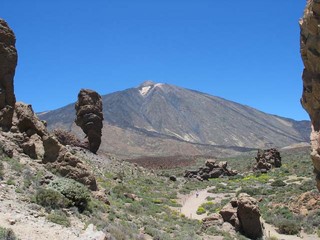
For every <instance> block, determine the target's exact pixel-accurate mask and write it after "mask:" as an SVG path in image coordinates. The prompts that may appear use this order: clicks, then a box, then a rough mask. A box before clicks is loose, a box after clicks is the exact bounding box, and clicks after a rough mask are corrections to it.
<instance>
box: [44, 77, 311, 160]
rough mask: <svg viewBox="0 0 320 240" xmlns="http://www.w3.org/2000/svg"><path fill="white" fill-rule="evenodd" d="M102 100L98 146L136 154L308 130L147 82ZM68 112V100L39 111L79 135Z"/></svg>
mask: <svg viewBox="0 0 320 240" xmlns="http://www.w3.org/2000/svg"><path fill="white" fill-rule="evenodd" d="M102 99H103V107H104V111H103V112H104V118H105V123H104V125H105V127H104V129H103V136H104V138H105V139H104V140H105V141H104V142H103V143H102V146H101V149H102V150H105V151H111V152H113V151H116V152H119V151H120V152H123V151H122V150H123V149H122V150H121V149H119V148H118V146H119V145H122V147H123V148H124V149H125V151H128V153H132V154H136V155H141V153H145V152H146V151H147V153H148V155H159V154H166V155H170V154H179V153H181V152H184V150H183V149H189V150H186V151H187V153H188V154H191V155H196V154H206V153H210V154H211V153H212V151H211V150H208V149H210V148H212V146H214V147H215V148H217V147H224V148H225V147H228V148H230V147H231V148H233V147H240V148H241V147H245V148H263V147H271V146H276V147H283V146H287V145H291V144H294V143H298V142H306V141H308V137H309V133H310V127H309V125H310V124H309V121H295V120H292V119H287V118H283V117H279V116H275V115H270V114H266V113H263V112H261V111H259V110H256V109H254V108H251V107H248V106H245V105H241V104H238V103H235V102H232V101H228V100H225V99H223V98H219V97H215V96H211V95H208V94H205V93H201V92H197V91H193V90H189V89H184V88H181V87H177V86H173V85H169V84H161V83H153V82H151V81H147V82H144V83H143V84H141V85H140V86H138V87H136V88H130V89H127V90H124V91H119V92H115V93H111V94H108V95H105V96H103V97H102ZM74 116H75V110H74V104H70V105H68V106H65V107H63V108H60V109H57V110H54V111H49V112H45V113H41V114H39V117H40V118H41V119H42V120H46V121H47V123H48V127H49V129H54V128H57V127H60V128H65V129H68V130H71V129H72V130H73V131H75V132H78V133H79V134H80V131H79V130H78V129H77V127H76V126H74V123H73V121H74ZM110 135H112V136H113V137H112V138H110V137H109V136H110ZM123 139H127V142H123ZM107 145H108V146H107ZM168 145H169V146H168ZM148 146H150V147H148ZM167 146H168V148H169V149H167ZM170 146H172V147H173V148H174V149H175V150H174V151H172V150H171V149H170ZM180 148H181V149H182V150H181V151H180V150H176V149H180Z"/></svg>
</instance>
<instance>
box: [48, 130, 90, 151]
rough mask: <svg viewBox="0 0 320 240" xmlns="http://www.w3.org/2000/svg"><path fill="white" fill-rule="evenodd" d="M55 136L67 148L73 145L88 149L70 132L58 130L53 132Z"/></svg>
mask: <svg viewBox="0 0 320 240" xmlns="http://www.w3.org/2000/svg"><path fill="white" fill-rule="evenodd" d="M53 134H54V135H55V136H56V137H57V139H58V141H59V142H60V143H61V144H62V145H64V146H66V145H71V146H75V147H82V148H86V145H85V144H84V143H82V142H81V141H80V140H79V139H78V138H77V137H76V136H75V135H74V134H73V133H71V132H70V131H67V130H64V129H61V128H57V129H55V130H53Z"/></svg>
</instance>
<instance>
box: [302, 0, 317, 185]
mask: <svg viewBox="0 0 320 240" xmlns="http://www.w3.org/2000/svg"><path fill="white" fill-rule="evenodd" d="M299 23H300V30H301V31H300V51H301V57H302V60H303V63H304V70H303V74H302V79H303V94H302V98H301V104H302V106H303V107H304V109H305V110H306V111H307V112H308V113H309V116H310V119H311V122H312V132H311V137H310V140H311V150H312V152H311V158H312V161H313V165H314V172H315V174H316V181H317V188H318V190H319V191H320V0H308V1H307V6H306V8H305V11H304V15H303V18H302V19H301V20H300V22H299Z"/></svg>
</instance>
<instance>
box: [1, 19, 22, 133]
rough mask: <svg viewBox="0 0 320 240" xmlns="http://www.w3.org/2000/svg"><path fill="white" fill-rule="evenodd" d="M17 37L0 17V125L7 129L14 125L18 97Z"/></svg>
mask: <svg viewBox="0 0 320 240" xmlns="http://www.w3.org/2000/svg"><path fill="white" fill-rule="evenodd" d="M15 43H16V38H15V35H14V33H13V31H12V30H11V29H10V27H9V26H8V24H7V23H6V22H5V21H4V20H2V19H0V127H1V128H2V129H3V130H5V131H7V130H9V129H10V127H11V125H12V116H13V110H14V105H15V102H16V98H15V95H14V89H13V78H14V74H15V69H16V66H17V61H18V54H17V50H16V48H15Z"/></svg>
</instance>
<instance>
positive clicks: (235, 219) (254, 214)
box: [219, 193, 263, 239]
mask: <svg viewBox="0 0 320 240" xmlns="http://www.w3.org/2000/svg"><path fill="white" fill-rule="evenodd" d="M219 214H220V215H221V216H222V219H223V221H224V222H227V223H229V224H231V225H232V226H233V227H234V229H235V230H236V231H239V232H241V233H243V234H244V235H245V236H247V237H249V238H250V239H260V238H262V236H263V230H262V223H261V221H260V211H259V207H258V205H257V201H256V200H255V199H254V198H252V197H250V196H249V195H248V194H245V193H241V194H240V195H239V196H238V198H234V199H232V200H231V201H230V202H229V203H228V204H227V205H226V206H224V207H223V208H222V209H221V210H220V212H219Z"/></svg>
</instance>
